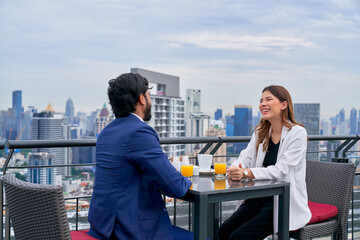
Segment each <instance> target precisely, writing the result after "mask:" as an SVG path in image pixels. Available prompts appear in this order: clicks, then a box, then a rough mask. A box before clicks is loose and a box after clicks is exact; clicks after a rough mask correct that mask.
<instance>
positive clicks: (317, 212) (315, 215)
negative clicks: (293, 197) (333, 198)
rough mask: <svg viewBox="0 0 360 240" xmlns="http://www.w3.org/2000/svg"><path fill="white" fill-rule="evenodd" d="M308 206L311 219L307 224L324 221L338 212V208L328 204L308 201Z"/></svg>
mask: <svg viewBox="0 0 360 240" xmlns="http://www.w3.org/2000/svg"><path fill="white" fill-rule="evenodd" d="M308 206H309V208H310V211H311V219H310V221H309V222H308V224H312V223H316V222H321V221H324V220H326V219H329V218H332V217H334V216H335V215H336V214H337V213H338V208H337V207H336V206H333V205H329V204H324V203H316V202H310V201H309V202H308Z"/></svg>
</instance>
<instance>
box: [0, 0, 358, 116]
mask: <svg viewBox="0 0 360 240" xmlns="http://www.w3.org/2000/svg"><path fill="white" fill-rule="evenodd" d="M130 68H143V69H147V70H151V71H156V72H161V73H165V74H170V75H174V76H178V77H180V95H181V96H182V97H183V99H185V93H186V89H189V88H191V89H201V90H202V96H201V97H202V99H201V100H202V111H203V112H205V113H208V114H210V115H211V116H213V114H214V111H215V110H216V109H217V108H221V109H223V113H224V114H228V113H230V114H233V113H234V105H235V104H236V105H241V104H245V105H252V107H253V114H254V115H255V114H256V113H257V109H258V103H259V99H260V97H261V91H262V89H263V88H264V87H266V86H268V85H272V84H277V85H282V86H284V87H286V88H287V89H288V90H289V92H290V94H291V95H292V98H293V102H294V103H320V114H321V118H329V117H332V116H335V115H336V114H337V113H338V112H339V110H340V109H341V108H344V109H345V111H346V118H349V115H350V109H352V108H353V107H355V109H357V110H359V109H360V97H359V96H360V0H302V1H297V0H293V1H281V0H272V1H268V0H258V1H254V0H249V1H248V0H241V1H240V0H196V1H195V0H192V1H190V0H185V1H182V0H178V1H165V0H151V1H145V0H132V1H128V0H126V1H122V0H87V1H80V0H62V1H56V0H32V1H28V0H16V1H13V0H0V84H1V85H0V110H6V109H8V108H10V107H11V105H12V100H11V99H12V91H14V90H22V94H23V106H24V107H25V109H26V108H27V106H35V107H37V108H38V109H39V110H43V109H45V107H46V105H47V104H48V103H51V104H52V105H53V107H54V109H55V111H56V112H65V104H66V101H67V99H68V98H69V97H70V98H71V99H72V100H73V102H74V106H75V112H77V111H83V112H86V113H90V112H91V111H94V110H96V109H98V108H102V106H103V104H104V103H105V102H108V100H107V95H106V88H107V82H108V80H109V79H112V78H115V77H117V76H119V75H120V74H122V73H125V72H130Z"/></svg>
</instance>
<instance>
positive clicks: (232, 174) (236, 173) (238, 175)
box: [226, 164, 245, 180]
mask: <svg viewBox="0 0 360 240" xmlns="http://www.w3.org/2000/svg"><path fill="white" fill-rule="evenodd" d="M226 171H227V172H228V176H229V178H230V179H232V180H241V179H243V177H244V171H245V168H242V166H241V164H239V167H237V166H231V167H229V168H228V169H227V170H226Z"/></svg>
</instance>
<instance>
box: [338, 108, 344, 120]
mask: <svg viewBox="0 0 360 240" xmlns="http://www.w3.org/2000/svg"><path fill="white" fill-rule="evenodd" d="M339 117H340V119H339V121H340V122H339V123H342V122H345V110H344V109H343V108H342V109H341V110H340V112H339Z"/></svg>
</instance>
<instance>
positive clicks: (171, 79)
mask: <svg viewBox="0 0 360 240" xmlns="http://www.w3.org/2000/svg"><path fill="white" fill-rule="evenodd" d="M131 72H132V73H137V74H140V75H141V76H143V77H145V78H146V79H147V80H148V81H149V82H150V85H151V86H152V87H153V88H152V89H151V90H150V98H151V101H152V108H151V115H152V118H151V120H150V121H149V125H150V126H152V127H153V128H154V129H155V131H156V132H157V133H158V135H159V137H185V101H184V100H182V99H181V98H180V78H179V77H176V76H172V75H168V74H164V73H159V72H153V71H149V70H145V69H141V68H131ZM162 148H163V150H164V152H165V153H166V154H167V155H168V157H169V158H170V157H171V156H180V155H184V154H185V144H176V145H175V144H172V145H162Z"/></svg>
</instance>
